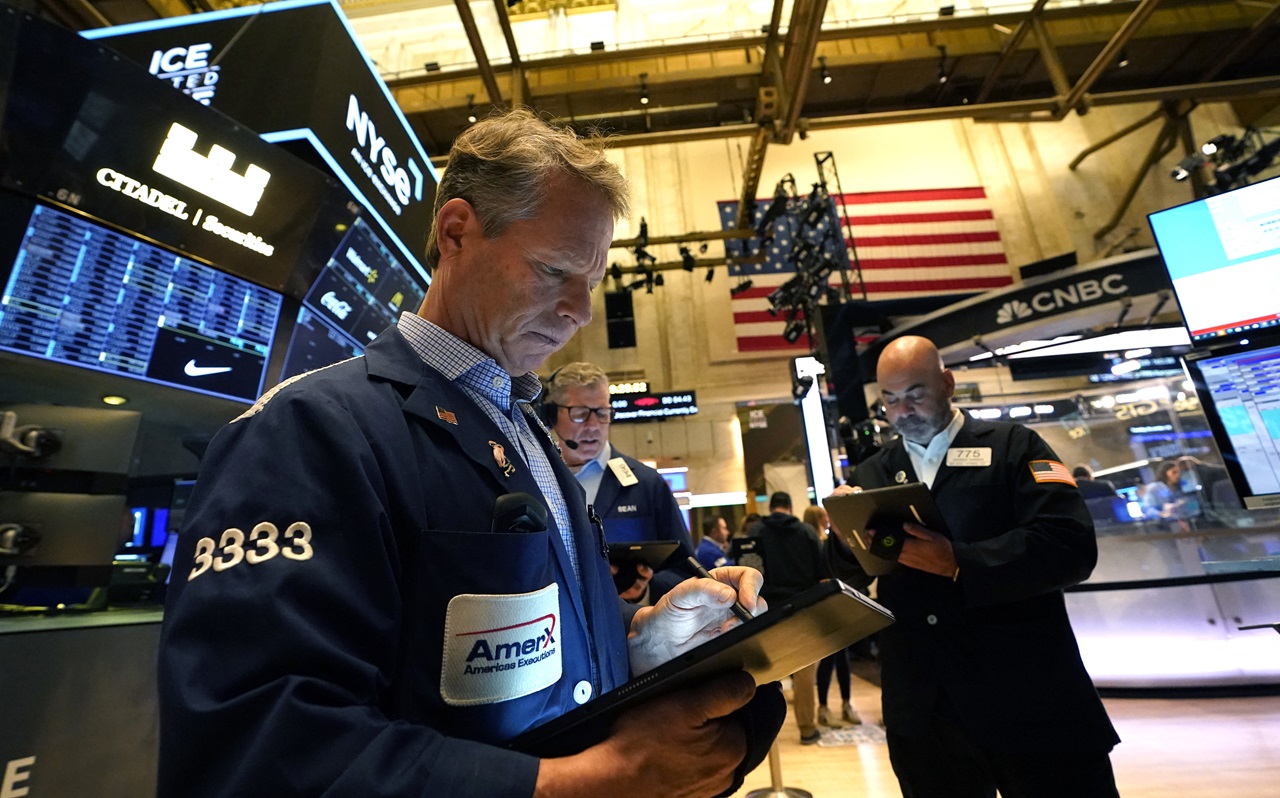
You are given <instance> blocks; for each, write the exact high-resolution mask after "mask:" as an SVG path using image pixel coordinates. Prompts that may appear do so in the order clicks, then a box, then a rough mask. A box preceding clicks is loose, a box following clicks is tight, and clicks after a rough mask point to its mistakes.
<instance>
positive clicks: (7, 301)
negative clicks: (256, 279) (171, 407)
mask: <svg viewBox="0 0 1280 798" xmlns="http://www.w3.org/2000/svg"><path fill="white" fill-rule="evenodd" d="M281 301H282V299H281V296H280V294H278V293H276V292H275V291H271V290H269V289H267V288H263V287H262V286H259V285H255V284H253V283H251V282H249V281H248V280H243V279H241V278H239V277H235V276H233V275H230V274H226V273H224V272H220V271H218V270H216V269H213V268H210V267H208V266H205V265H203V264H201V263H197V262H196V261H193V260H191V259H189V258H184V257H181V256H179V255H175V254H173V253H171V252H168V251H165V250H162V249H160V248H159V247H155V246H151V245H149V244H146V243H143V242H141V241H138V240H135V239H133V238H130V237H128V236H125V235H123V234H121V233H116V232H114V231H111V230H108V229H106V228H103V227H100V226H99V225H96V224H94V223H92V222H90V221H88V220H86V219H82V218H80V217H78V216H74V215H72V214H69V213H65V212H63V211H59V210H56V209H53V208H49V207H45V206H40V205H37V206H36V208H35V210H34V211H33V212H32V214H31V219H30V223H29V225H28V227H27V230H26V233H25V235H24V236H23V239H22V243H21V245H20V247H19V249H18V253H17V258H16V259H15V261H14V264H13V270H12V272H11V273H10V276H9V280H8V282H7V284H6V285H5V289H4V295H3V296H2V297H0V348H2V349H5V350H7V351H10V352H15V353H18V354H23V355H31V356H33V357H38V358H42V359H46V360H52V361H57V362H61V363H66V364H68V365H72V366H80V367H82V368H88V369H93V370H95V371H101V372H106V373H110V374H117V375H120V376H125V377H133V378H137V379H142V380H147V381H149V382H156V383H162V384H165V385H172V386H175V387H178V388H184V389H187V390H192V391H198V392H200V393H206V394H210V395H213V396H222V397H226V398H231V399H238V400H241V401H250V402H251V401H253V400H254V399H256V398H257V397H258V395H259V394H260V393H261V391H262V387H263V378H264V372H265V369H266V360H267V354H268V352H269V350H270V346H271V340H272V337H273V336H274V335H275V330H276V324H277V322H278V320H279V316H280V307H281Z"/></svg>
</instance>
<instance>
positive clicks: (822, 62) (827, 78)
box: [818, 55, 831, 85]
mask: <svg viewBox="0 0 1280 798" xmlns="http://www.w3.org/2000/svg"><path fill="white" fill-rule="evenodd" d="M818 74H819V75H821V76H822V83H823V84H824V85H829V84H830V83H831V73H830V72H828V71H827V57H826V56H825V55H820V56H818Z"/></svg>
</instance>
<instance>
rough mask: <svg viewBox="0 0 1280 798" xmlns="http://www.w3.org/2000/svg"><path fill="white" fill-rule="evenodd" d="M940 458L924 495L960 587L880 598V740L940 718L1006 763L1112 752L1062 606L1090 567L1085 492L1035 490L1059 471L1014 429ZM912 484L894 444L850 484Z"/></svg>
mask: <svg viewBox="0 0 1280 798" xmlns="http://www.w3.org/2000/svg"><path fill="white" fill-rule="evenodd" d="M958 450H959V451H958ZM949 452H950V454H949V455H948V459H947V460H944V462H943V464H942V466H941V467H940V468H939V469H938V474H937V476H936V477H935V478H934V482H933V487H932V489H931V492H932V494H933V497H934V500H935V501H936V503H937V505H938V509H939V510H941V512H942V517H943V518H944V519H946V522H947V527H948V530H947V534H948V535H949V537H950V538H951V540H952V545H953V547H954V549H955V557H956V562H957V563H958V564H959V566H960V572H959V575H958V578H957V579H954V580H953V579H952V578H951V577H947V576H935V575H933V574H929V573H925V572H923V571H919V570H915V569H912V568H905V567H899V568H898V569H896V570H894V571H892V572H891V573H888V574H885V575H883V576H881V577H880V580H879V585H878V588H877V596H878V600H879V601H880V603H881V604H883V605H884V606H885V607H887V608H888V609H889V610H890V611H892V612H893V614H894V617H895V618H896V619H897V621H896V622H895V623H894V624H893V625H891V626H889V627H888V628H886V629H885V630H883V631H882V632H880V644H881V669H882V679H883V684H882V689H883V692H882V698H883V704H884V721H885V727H886V728H888V729H890V730H891V731H893V732H895V733H897V734H902V735H904V736H908V737H911V736H916V735H918V734H920V733H923V730H924V729H925V728H927V725H928V724H927V721H928V718H929V717H930V716H931V715H932V714H933V713H935V712H939V711H940V712H943V713H944V714H946V715H947V716H949V717H951V719H952V720H953V721H954V722H956V723H958V724H959V725H960V726H961V728H963V729H965V730H966V731H968V732H969V733H970V734H972V735H974V739H975V740H976V741H978V742H979V743H980V744H983V745H987V746H993V747H1000V748H1002V749H1003V750H1011V751H1017V750H1029V751H1046V750H1067V749H1071V750H1078V751H1086V750H1094V751H1096V750H1110V749H1111V748H1112V746H1114V745H1115V743H1117V742H1118V741H1119V738H1118V737H1117V736H1116V732H1115V729H1113V728H1112V726H1111V721H1110V720H1109V719H1108V718H1107V713H1106V710H1105V709H1104V708H1103V706H1102V702H1101V700H1100V699H1099V698H1098V693H1097V691H1096V690H1095V689H1094V686H1093V682H1092V681H1091V680H1090V678H1089V674H1088V673H1087V672H1086V671H1085V668H1084V664H1083V662H1082V661H1081V659H1080V650H1079V648H1078V646H1077V645H1076V639H1075V634H1074V633H1073V632H1072V629H1071V623H1070V621H1069V620H1068V618H1067V610H1066V605H1065V602H1064V600H1063V592H1062V591H1063V588H1066V587H1069V586H1071V585H1074V584H1077V583H1079V582H1082V581H1084V580H1085V579H1086V578H1088V576H1089V574H1090V573H1091V572H1092V571H1093V567H1094V565H1095V564H1096V563H1097V559H1098V548H1097V541H1096V539H1095V537H1094V530H1093V523H1092V521H1091V520H1090V519H1089V513H1088V511H1087V510H1086V508H1085V504H1084V500H1083V499H1082V498H1081V497H1080V492H1079V491H1078V490H1076V488H1075V487H1074V486H1073V485H1071V484H1068V483H1065V482H1049V481H1037V480H1036V479H1035V477H1034V476H1033V471H1032V467H1031V463H1032V462H1033V461H1038V460H1044V461H1055V462H1056V461H1058V457H1057V455H1055V454H1054V453H1053V450H1051V449H1050V448H1049V446H1048V444H1046V443H1045V442H1044V441H1043V440H1042V439H1041V438H1040V436H1039V435H1037V434H1036V433H1035V432H1033V431H1031V430H1030V429H1027V428H1026V427H1023V426H1020V425H1015V424H1004V423H990V422H982V421H976V420H974V419H965V422H964V426H962V427H961V428H960V431H959V433H958V434H957V435H956V439H955V440H954V441H953V442H952V444H951V447H950V450H949ZM949 461H954V463H951V462H949ZM962 462H963V463H975V464H974V465H960V463H962ZM984 462H989V464H986V465H984V464H982V463H984ZM899 475H901V476H899ZM917 481H919V480H918V478H917V477H916V474H915V471H914V470H913V469H912V467H911V458H910V457H909V456H908V455H907V451H906V448H905V447H904V446H903V443H902V440H901V439H898V440H897V441H895V442H893V443H892V444H890V445H889V446H887V447H886V448H885V449H884V450H883V451H881V452H879V453H877V454H875V455H873V456H872V457H870V458H869V459H867V460H866V461H865V462H863V463H862V464H860V465H859V466H858V467H857V470H856V471H855V472H854V475H853V480H852V482H853V484H855V485H859V486H861V487H863V488H879V487H884V486H887V485H893V484H895V483H897V482H917ZM935 531H939V532H941V531H942V530H935Z"/></svg>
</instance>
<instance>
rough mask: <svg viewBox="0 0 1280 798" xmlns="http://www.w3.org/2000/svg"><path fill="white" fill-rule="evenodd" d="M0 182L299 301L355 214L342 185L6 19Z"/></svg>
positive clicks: (142, 81) (65, 37) (129, 70)
mask: <svg viewBox="0 0 1280 798" xmlns="http://www.w3.org/2000/svg"><path fill="white" fill-rule="evenodd" d="M0 40H3V41H6V42H12V43H13V44H14V45H15V46H14V47H13V48H7V47H6V48H0V50H4V52H2V53H0V74H3V73H5V72H8V73H9V74H8V75H7V76H6V77H7V80H6V81H4V91H2V92H0V123H2V124H3V129H4V146H3V147H2V148H0V185H2V186H4V187H5V188H8V189H10V190H13V191H16V192H19V193H22V194H25V195H27V196H35V197H39V198H42V199H44V200H46V201H49V202H52V203H57V204H59V205H62V206H64V207H68V208H73V209H75V210H76V211H78V212H79V213H82V214H85V215H88V216H91V217H93V218H95V219H98V220H101V221H103V222H104V223H106V224H109V225H112V226H114V227H117V228H119V229H122V230H127V231H129V232H131V233H136V234H137V235H138V236H141V237H144V238H147V239H150V240H152V241H156V242H159V243H160V244H161V245H163V246H166V247H171V248H173V249H175V250H178V251H181V252H183V253H185V254H187V255H189V256H190V257H192V258H193V259H196V260H200V261H204V262H205V263H211V264H216V265H217V266H218V267H219V268H221V269H223V270H225V271H229V272H231V273H233V274H236V275H239V276H241V277H244V278H246V279H248V280H251V281H253V282H256V283H258V284H260V285H264V286H266V287H268V288H271V289H274V290H277V291H282V292H285V293H289V294H291V295H293V296H298V297H300V296H301V295H302V292H304V291H305V290H306V289H307V287H309V286H310V284H311V282H312V280H313V279H314V277H315V274H316V273H317V271H318V270H319V269H320V268H321V266H322V265H323V263H324V262H325V260H326V259H327V258H328V256H329V253H331V252H332V251H333V248H334V246H335V245H336V244H337V242H338V240H339V239H340V238H341V235H342V233H341V231H342V230H345V229H346V227H347V226H348V225H349V224H350V222H351V219H352V218H353V217H354V216H355V215H357V213H358V212H359V206H358V205H357V204H356V203H355V202H354V201H353V200H352V199H351V198H350V195H349V194H348V193H347V192H346V191H345V190H344V189H343V188H342V186H341V185H340V184H339V183H338V181H337V180H335V179H334V178H332V177H330V176H329V175H328V174H326V173H325V172H323V171H321V170H320V169H317V168H316V167H315V166H312V165H310V164H308V163H306V162H305V161H303V160H301V159H299V158H298V157H296V156H294V155H292V154H290V153H288V152H286V151H284V150H283V149H282V148H281V147H278V146H276V145H273V144H270V143H267V142H265V141H263V140H262V139H261V138H259V137H258V136H257V135H256V134H255V133H254V132H253V131H251V130H247V129H245V128H244V127H241V126H240V124H237V123H236V122H235V121H233V120H231V119H229V118H227V117H226V116H224V115H222V114H220V113H217V112H214V111H211V110H210V109H208V108H205V107H203V106H201V105H199V104H198V103H194V102H192V101H191V100H190V99H189V98H187V97H184V96H182V95H181V94H180V93H178V92H175V91H173V89H172V88H170V87H168V86H166V85H165V84H162V83H160V82H159V81H157V80H155V78H153V77H151V76H150V75H148V73H147V72H146V70H145V69H143V68H142V67H140V66H138V65H137V64H133V63H131V62H129V61H127V60H125V59H123V58H120V57H119V56H118V55H117V54H115V53H113V52H112V51H111V50H110V49H108V48H107V47H105V46H103V45H101V44H97V43H94V42H90V41H86V40H85V39H83V38H81V37H79V36H77V35H75V34H74V33H72V32H71V31H68V30H66V29H64V28H61V27H59V26H57V25H53V24H51V23H48V22H44V21H41V20H37V19H34V18H32V17H30V16H26V15H21V14H17V13H10V14H4V15H0Z"/></svg>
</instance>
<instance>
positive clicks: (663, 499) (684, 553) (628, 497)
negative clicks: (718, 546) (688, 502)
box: [594, 449, 693, 559]
mask: <svg viewBox="0 0 1280 798" xmlns="http://www.w3.org/2000/svg"><path fill="white" fill-rule="evenodd" d="M613 456H614V457H621V458H622V459H623V460H625V461H626V463H627V465H628V466H630V467H631V473H633V474H635V475H636V479H637V480H638V481H637V482H636V484H634V485H623V484H622V483H620V482H618V477H617V475H615V474H614V473H613V469H611V468H609V467H607V466H606V467H605V469H604V477H603V478H602V479H601V480H600V489H599V490H598V491H597V492H596V502H595V505H594V506H595V510H596V512H597V513H599V514H600V518H601V519H603V521H604V534H605V537H606V538H608V539H609V542H610V543H633V542H635V541H645V540H678V541H680V543H681V551H680V558H681V559H683V558H685V557H688V556H689V555H691V554H693V540H692V539H691V538H690V537H689V530H688V529H687V528H686V527H685V524H684V516H682V515H680V504H679V503H678V502H677V501H676V497H675V496H674V495H672V493H671V486H670V485H668V484H667V481H666V480H665V479H663V478H662V475H661V474H659V473H658V472H657V471H656V470H654V469H652V468H650V467H649V466H647V465H645V464H644V463H642V462H640V461H639V460H637V459H635V458H634V457H629V456H627V455H625V454H623V453H622V452H619V451H618V450H617V449H614V450H613Z"/></svg>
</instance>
